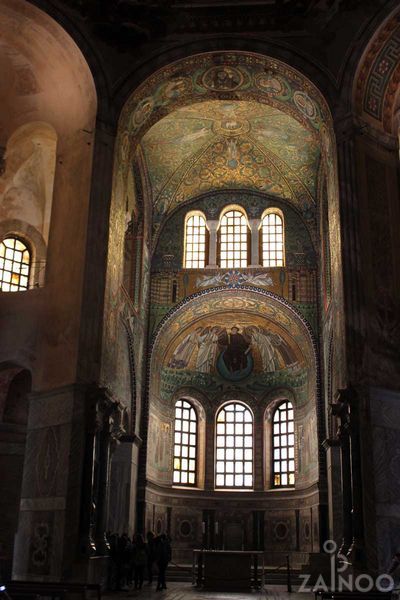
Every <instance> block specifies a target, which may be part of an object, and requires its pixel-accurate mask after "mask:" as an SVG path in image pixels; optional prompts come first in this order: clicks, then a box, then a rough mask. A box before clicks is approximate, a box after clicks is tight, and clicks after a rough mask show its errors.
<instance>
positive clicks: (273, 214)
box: [261, 208, 285, 267]
mask: <svg viewBox="0 0 400 600" xmlns="http://www.w3.org/2000/svg"><path fill="white" fill-rule="evenodd" d="M261 248H262V264H263V267H283V266H284V264H285V249H284V231H283V214H282V213H281V211H280V210H279V209H277V208H273V209H268V211H267V212H266V213H265V214H264V216H263V218H262V220H261Z"/></svg>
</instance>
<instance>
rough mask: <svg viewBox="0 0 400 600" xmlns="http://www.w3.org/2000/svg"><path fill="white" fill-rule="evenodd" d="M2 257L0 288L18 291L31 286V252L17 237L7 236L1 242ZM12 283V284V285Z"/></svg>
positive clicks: (7, 290) (0, 253)
mask: <svg viewBox="0 0 400 600" xmlns="http://www.w3.org/2000/svg"><path fill="white" fill-rule="evenodd" d="M0 256H2V257H5V258H4V259H1V265H0V266H1V272H0V290H1V291H3V292H18V291H22V290H27V289H28V286H29V271H30V262H31V259H30V253H29V250H28V248H27V247H26V246H25V244H24V243H23V242H22V241H21V240H18V239H17V238H6V239H4V240H2V242H0ZM10 284H11V285H10Z"/></svg>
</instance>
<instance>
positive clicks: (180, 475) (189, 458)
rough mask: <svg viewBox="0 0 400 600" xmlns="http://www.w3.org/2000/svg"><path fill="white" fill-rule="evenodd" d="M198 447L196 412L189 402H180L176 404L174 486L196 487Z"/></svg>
mask: <svg viewBox="0 0 400 600" xmlns="http://www.w3.org/2000/svg"><path fill="white" fill-rule="evenodd" d="M181 431H182V432H184V433H181ZM189 431H190V435H189V433H187V432H189ZM196 445H197V415H196V411H195V409H194V408H193V406H192V405H191V404H190V403H189V402H188V401H187V400H178V401H177V402H176V404H175V433H174V457H173V458H174V460H173V465H174V471H173V477H172V480H173V483H174V484H180V485H196Z"/></svg>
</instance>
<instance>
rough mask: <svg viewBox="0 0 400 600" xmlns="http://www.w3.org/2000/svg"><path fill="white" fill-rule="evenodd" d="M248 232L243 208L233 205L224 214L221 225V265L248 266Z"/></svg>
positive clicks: (228, 266) (227, 266)
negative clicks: (239, 208)
mask: <svg viewBox="0 0 400 600" xmlns="http://www.w3.org/2000/svg"><path fill="white" fill-rule="evenodd" d="M248 232H249V228H248V225H247V219H246V216H245V214H244V213H243V212H242V211H241V210H238V209H237V208H233V207H232V209H228V210H227V211H226V212H224V213H223V214H222V217H221V220H220V226H219V256H220V266H221V267H223V268H228V269H230V268H241V267H247V254H248Z"/></svg>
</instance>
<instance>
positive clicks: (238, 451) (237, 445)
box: [215, 402, 253, 488]
mask: <svg viewBox="0 0 400 600" xmlns="http://www.w3.org/2000/svg"><path fill="white" fill-rule="evenodd" d="M215 451H216V461H215V487H216V488H237V487H240V488H252V487H253V416H252V414H251V412H250V410H249V409H248V408H247V407H246V406H245V405H243V404H240V403H239V402H232V403H231V404H226V405H225V406H223V407H222V408H221V410H220V411H219V412H218V415H217V423H216V449H215Z"/></svg>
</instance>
